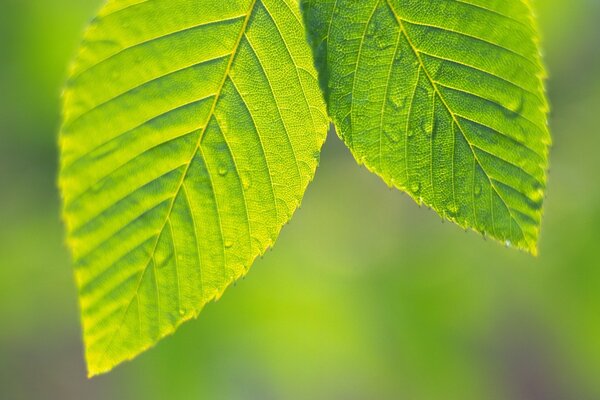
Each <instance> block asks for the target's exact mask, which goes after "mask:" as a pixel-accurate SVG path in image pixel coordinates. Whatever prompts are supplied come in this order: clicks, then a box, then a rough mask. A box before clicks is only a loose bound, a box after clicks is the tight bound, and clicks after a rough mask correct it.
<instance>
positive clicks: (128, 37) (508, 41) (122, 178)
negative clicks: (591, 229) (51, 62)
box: [59, 0, 550, 375]
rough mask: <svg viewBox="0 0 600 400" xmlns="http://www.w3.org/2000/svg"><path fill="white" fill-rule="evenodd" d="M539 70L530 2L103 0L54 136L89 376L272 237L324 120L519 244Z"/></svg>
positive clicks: (532, 232)
mask: <svg viewBox="0 0 600 400" xmlns="http://www.w3.org/2000/svg"><path fill="white" fill-rule="evenodd" d="M307 33H308V34H307ZM307 38H308V39H307ZM309 43H310V44H309ZM311 45H312V49H311ZM315 66H316V68H315ZM317 72H318V75H317ZM543 74H544V72H543V68H542V65H541V62H540V56H539V49H538V40H537V33H536V30H535V25H534V22H533V17H532V11H531V8H530V5H529V3H528V0H434V1H422V0H361V1H356V0H306V1H302V2H301V4H300V3H299V2H298V0H228V1H221V0H109V1H108V3H107V4H106V5H105V6H104V7H103V8H102V9H101V11H100V12H99V14H98V16H97V17H96V18H95V19H94V21H93V22H92V23H91V25H90V26H89V28H88V30H87V32H86V34H85V39H84V42H83V44H82V46H81V48H80V51H79V53H78V56H77V58H76V61H75V63H74V65H73V67H72V69H71V71H70V77H69V80H68V83H67V86H66V88H65V92H64V96H63V98H64V105H63V126H62V129H61V133H60V149H61V171H60V178H59V181H60V187H61V191H62V196H63V201H64V218H65V221H66V224H67V229H68V242H69V245H70V247H71V249H72V253H73V258H74V263H75V271H76V280H77V285H78V288H79V297H80V305H81V313H82V321H83V327H84V341H85V348H86V358H87V363H88V368H89V373H90V375H95V374H99V373H102V372H106V371H108V370H110V369H111V368H112V367H114V366H115V365H117V364H119V363H120V362H122V361H124V360H127V359H130V358H132V357H134V356H136V355H137V354H139V353H140V352H142V351H144V350H145V349H147V348H149V347H150V346H152V345H153V344H155V343H156V342H157V341H158V340H159V339H160V338H162V337H164V336H166V335H168V334H170V333H172V332H173V331H174V330H175V329H176V328H177V326H178V325H179V324H181V323H182V322H184V321H186V320H188V319H190V318H193V317H195V316H196V315H197V314H198V313H199V312H200V310H201V309H202V307H203V306H204V304H206V303H207V302H209V301H211V300H213V299H216V298H218V297H219V296H221V294H222V293H223V291H224V290H225V288H226V287H227V286H228V285H229V284H230V283H232V282H234V281H235V280H236V279H238V278H239V277H241V276H242V275H244V274H245V273H246V272H247V270H248V268H249V267H250V265H251V264H252V262H253V260H254V259H255V258H256V257H257V256H258V255H260V254H262V253H264V251H265V250H266V249H267V248H268V247H270V246H272V245H273V243H274V241H275V240H276V238H277V235H278V233H279V231H280V229H281V227H282V226H283V225H284V224H285V223H286V222H287V221H288V220H289V219H290V218H291V216H292V214H293V212H294V211H295V210H296V208H297V207H298V205H299V204H300V201H301V199H302V195H303V193H304V191H305V189H306V187H307V185H308V183H309V182H310V181H311V180H312V178H313V176H314V173H315V169H316V167H317V164H318V159H319V152H320V148H321V145H322V144H323V142H324V140H325V137H326V134H327V130H328V125H329V120H330V118H331V120H332V121H333V122H334V124H335V126H336V128H337V132H338V134H339V135H340V136H341V138H342V139H343V140H344V142H345V143H346V145H347V146H348V147H349V148H350V150H351V151H352V153H353V154H354V156H355V158H356V159H357V161H358V162H360V163H363V164H365V165H366V166H367V168H369V169H370V170H371V171H373V172H375V173H376V174H377V175H379V176H381V177H382V178H383V179H384V180H385V181H386V182H387V183H388V184H389V185H391V186H395V187H397V188H399V189H401V190H404V191H406V192H408V193H409V194H410V195H412V196H413V197H414V198H415V199H416V200H417V201H419V202H422V203H424V204H426V205H428V206H429V207H431V208H433V209H434V210H436V211H437V212H439V213H440V214H441V215H442V216H443V217H444V218H447V219H450V220H452V221H455V222H456V223H457V224H459V225H461V226H463V227H465V228H472V229H475V230H477V231H480V232H482V233H484V234H487V235H489V236H491V237H493V238H495V239H498V240H501V241H505V242H507V243H510V244H512V245H513V246H515V247H518V248H521V249H525V250H528V251H530V252H532V253H535V251H536V242H537V238H538V232H539V224H540V218H541V206H542V199H543V195H544V187H545V181H546V177H545V169H546V166H547V152H548V146H549V144H550V137H549V133H548V129H547V123H546V113H547V103H546V100H545V94H544V88H543V78H544V75H543ZM317 76H318V77H317ZM319 83H320V85H319ZM323 97H324V99H325V101H323ZM325 104H327V106H326V105H325Z"/></svg>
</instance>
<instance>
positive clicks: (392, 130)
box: [383, 123, 400, 143]
mask: <svg viewBox="0 0 600 400" xmlns="http://www.w3.org/2000/svg"><path fill="white" fill-rule="evenodd" d="M383 133H384V134H385V136H387V137H388V139H390V140H391V141H392V142H394V143H398V142H399V141H400V131H399V130H398V129H397V128H396V126H395V125H394V124H392V123H386V124H385V125H383Z"/></svg>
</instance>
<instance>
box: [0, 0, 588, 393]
mask: <svg viewBox="0 0 600 400" xmlns="http://www.w3.org/2000/svg"><path fill="white" fill-rule="evenodd" d="M224 1H225V0H224ZM99 5H100V0H52V1H51V0H3V2H2V10H1V11H0V399H192V398H194V399H200V398H203V399H411V400H438V399H444V400H471V399H473V400H483V399H485V400H487V399H504V400H506V399H510V400H521V399H523V400H546V399H550V400H554V399H556V400H558V399H561V400H562V399H565V400H585V399H590V400H594V399H600V261H599V252H600V244H599V242H600V230H599V228H598V227H599V226H600V185H598V179H599V178H598V173H599V172H600V156H599V155H598V152H599V149H600V134H599V133H598V132H599V129H598V121H597V120H596V118H598V112H597V111H596V110H598V108H599V107H600V24H598V22H597V21H598V20H600V1H598V0H570V1H565V0H544V1H538V4H537V8H538V13H539V16H540V21H541V22H540V23H541V26H542V31H543V36H544V44H545V56H546V62H547V65H548V67H549V71H550V76H551V78H550V81H549V83H548V89H549V93H550V98H551V102H552V106H553V112H552V115H551V118H550V120H551V126H552V131H553V135H554V142H555V145H554V148H553V150H552V157H551V165H552V168H551V172H550V182H549V188H548V194H547V201H546V205H545V214H546V217H545V219H544V224H543V236H542V239H541V246H540V253H541V255H540V257H539V258H537V259H536V258H532V257H530V256H528V255H525V254H523V253H519V252H517V251H515V250H510V249H505V248H503V247H502V246H500V245H498V244H496V243H492V242H486V241H484V240H483V239H482V238H481V237H479V236H478V235H476V234H474V233H467V234H466V233H464V232H463V231H462V230H460V229H459V228H457V227H455V226H453V225H452V224H448V223H447V224H441V223H440V219H439V218H438V217H437V216H436V215H435V214H434V213H433V212H431V211H428V210H426V209H420V208H419V207H418V206H417V205H416V204H414V203H413V202H412V201H410V200H409V199H408V197H407V196H404V195H402V194H401V193H399V192H396V191H390V190H389V189H388V188H387V187H386V186H385V185H384V183H383V182H381V181H380V180H379V179H378V178H376V177H375V176H373V175H371V174H369V173H368V172H367V171H366V170H365V169H364V168H361V167H358V166H357V165H356V164H355V162H354V161H353V160H352V158H351V156H350V154H349V152H348V151H347V150H345V148H344V147H343V146H342V145H341V144H340V141H339V140H338V139H337V137H335V136H330V137H329V140H328V141H327V143H326V144H325V147H324V151H323V155H322V158H321V160H322V161H321V166H320V168H319V170H318V172H317V176H316V179H315V182H314V183H313V184H312V185H311V186H310V188H309V190H308V192H307V194H306V197H305V200H304V202H303V207H302V209H301V210H300V211H299V212H298V213H297V214H296V215H295V218H294V219H293V221H292V223H291V224H289V225H288V226H287V227H286V228H285V229H284V230H283V233H282V235H281V237H280V239H279V240H278V242H277V245H276V246H275V249H274V250H273V251H271V252H269V253H268V254H267V255H266V256H265V257H264V258H263V259H261V260H259V261H258V262H257V263H256V264H255V265H254V267H253V268H252V271H251V273H250V274H249V275H248V277H247V278H246V279H244V280H242V281H240V282H239V283H238V284H237V286H236V287H233V288H231V289H230V290H228V292H227V293H226V294H225V295H224V297H223V298H222V299H221V300H220V301H219V302H218V303H217V304H210V305H209V306H208V307H207V308H206V309H205V310H204V312H203V313H202V314H201V315H200V318H199V319H198V320H196V321H193V322H190V323H187V324H186V325H184V326H182V327H181V328H180V329H179V331H178V332H177V334H176V335H175V336H172V337H170V338H168V339H166V340H164V341H163V342H161V343H160V344H159V345H158V346H157V347H156V348H154V349H152V350H150V351H148V352H146V353H145V354H143V355H142V356H141V357H139V358H138V359H136V360H135V361H134V362H130V363H127V364H124V365H122V366H120V367H118V368H117V369H115V370H114V371H113V372H111V373H110V374H108V375H104V376H101V377H99V378H95V379H93V380H88V379H86V377H85V366H84V364H83V354H82V343H81V337H80V328H79V319H78V310H77V299H76V291H75V287H74V282H73V276H72V271H71V265H70V262H69V255H68V252H67V250H66V248H65V246H64V240H63V235H64V233H63V228H62V226H61V222H60V217H59V200H58V194H57V191H56V183H55V182H56V165H57V161H56V157H57V149H56V132H57V129H58V124H59V101H58V97H59V94H60V86H61V83H62V81H63V80H64V75H65V69H66V65H67V62H68V61H69V59H70V57H71V56H72V54H73V53H74V51H75V48H76V46H77V43H78V41H79V39H80V36H81V33H82V30H83V28H84V26H85V23H86V21H87V20H89V19H90V17H92V16H93V14H94V11H95V10H96V9H97V8H98V7H99Z"/></svg>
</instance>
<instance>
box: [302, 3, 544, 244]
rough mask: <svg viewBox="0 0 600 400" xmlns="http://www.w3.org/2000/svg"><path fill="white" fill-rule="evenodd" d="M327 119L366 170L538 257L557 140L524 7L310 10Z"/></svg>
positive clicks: (322, 6)
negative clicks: (550, 161) (550, 148)
mask: <svg viewBox="0 0 600 400" xmlns="http://www.w3.org/2000/svg"><path fill="white" fill-rule="evenodd" d="M303 6H304V11H305V15H304V16H305V21H306V25H307V28H308V29H309V31H310V35H311V38H312V41H313V46H314V50H315V55H316V58H317V67H318V69H319V73H320V78H321V82H322V87H323V89H324V90H325V92H326V100H327V104H328V108H329V113H330V115H331V117H332V118H333V120H334V122H335V124H336V127H337V129H338V133H339V134H340V136H341V137H342V138H343V140H344V142H345V143H346V144H347V146H348V147H349V148H350V149H351V151H352V153H353V154H354V156H355V157H356V159H357V160H358V161H359V162H360V163H364V164H365V165H366V166H367V168H369V169H370V170H372V171H373V172H375V173H376V174H378V175H379V176H381V177H382V178H383V179H384V180H385V181H386V182H387V183H388V184H389V185H391V186H395V187H397V188H399V189H401V190H404V191H406V192H408V193H409V194H410V195H412V196H413V197H414V198H415V199H416V200H417V201H419V202H422V203H425V204H426V205H428V206H429V207H431V208H433V209H434V210H436V211H437V212H438V213H440V214H441V215H442V216H443V217H444V218H447V219H450V220H452V221H455V222H456V223H458V224H459V225H461V226H464V227H470V228H473V229H475V230H477V231H479V232H482V233H484V234H487V235H489V236H491V237H493V238H495V239H498V240H501V241H502V242H506V243H507V244H509V245H513V246H515V247H518V248H521V249H525V250H528V251H530V252H532V253H535V252H536V248H537V246H536V245H537V239H538V235H539V226H540V219H541V209H542V201H543V197H544V189H545V185H546V172H545V171H546V169H547V163H548V161H547V159H548V146H549V144H550V136H549V133H548V129H547V121H546V114H547V110H548V107H547V103H546V99H545V93H544V87H543V78H544V69H543V67H542V64H541V62H540V56H539V48H538V36H537V32H536V29H535V24H534V22H533V15H532V10H531V7H530V4H529V0H431V1H425V0H362V1H356V0H304V4H303Z"/></svg>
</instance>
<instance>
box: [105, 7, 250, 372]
mask: <svg viewBox="0 0 600 400" xmlns="http://www.w3.org/2000/svg"><path fill="white" fill-rule="evenodd" d="M257 1H258V0H252V3H251V4H250V6H249V8H248V12H247V14H246V16H245V18H244V22H243V24H242V27H241V29H240V33H239V35H238V37H237V39H236V42H235V45H234V47H233V51H232V52H231V55H230V57H229V62H228V63H227V67H226V68H225V72H224V74H223V79H222V80H221V83H220V85H219V87H218V89H217V91H216V93H215V95H214V100H213V104H212V107H211V109H210V111H209V114H208V116H207V119H206V121H207V122H206V124H205V125H204V127H203V128H202V130H201V131H200V132H199V133H198V141H197V142H196V145H195V146H194V149H193V152H192V155H191V157H190V158H189V161H188V162H187V164H186V167H185V170H184V171H183V173H182V175H181V179H180V181H179V183H178V184H177V187H176V189H175V191H174V194H173V196H172V198H171V202H170V204H169V208H168V210H167V214H166V217H165V221H164V223H163V225H162V227H161V228H160V230H159V231H158V233H157V234H156V240H155V241H154V245H153V247H152V251H151V252H150V257H149V260H148V261H147V262H146V263H145V267H144V269H143V270H142V271H141V274H140V278H139V279H138V282H137V284H136V289H135V293H134V294H133V295H132V296H131V299H130V300H129V302H128V304H127V307H126V308H125V310H124V312H123V316H122V317H121V320H120V321H119V324H118V325H117V326H116V328H115V331H114V333H113V334H112V336H111V338H110V340H109V341H108V342H107V344H106V347H105V349H104V351H103V352H102V353H101V354H102V358H101V359H100V361H99V365H102V362H103V361H104V358H105V357H106V354H107V352H108V349H109V348H110V346H111V345H112V342H113V341H114V339H115V337H116V335H117V333H118V332H119V331H120V330H121V327H122V326H123V322H124V320H125V317H126V316H127V313H128V312H129V309H130V307H131V305H132V304H133V300H134V299H135V298H136V297H137V296H138V293H139V289H140V286H141V284H142V281H143V279H144V276H145V274H146V272H147V271H148V267H149V265H150V262H151V261H152V259H153V258H154V254H155V253H156V248H157V246H158V243H159V241H160V238H161V236H162V232H163V231H164V229H165V227H166V226H167V223H168V222H169V220H170V217H171V213H172V211H173V207H174V205H175V200H176V199H177V196H178V195H179V192H180V191H181V189H182V187H183V186H184V182H185V179H186V177H187V174H188V172H189V169H190V166H191V164H192V162H193V160H194V157H196V155H197V154H198V150H199V149H200V144H201V142H202V138H203V137H204V134H205V132H206V130H207V129H208V126H209V125H210V120H211V119H212V118H213V116H214V113H215V110H216V107H217V104H218V102H219V98H220V96H221V93H222V92H223V88H224V86H225V83H226V82H227V78H228V77H229V74H230V72H231V68H232V65H233V62H234V60H235V57H236V55H237V53H238V49H239V46H240V43H241V41H242V38H243V37H244V34H245V33H246V30H247V28H248V24H249V22H250V18H251V17H252V14H253V12H254V9H255V6H256V3H257ZM221 229H222V228H221ZM159 313H160V310H159Z"/></svg>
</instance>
